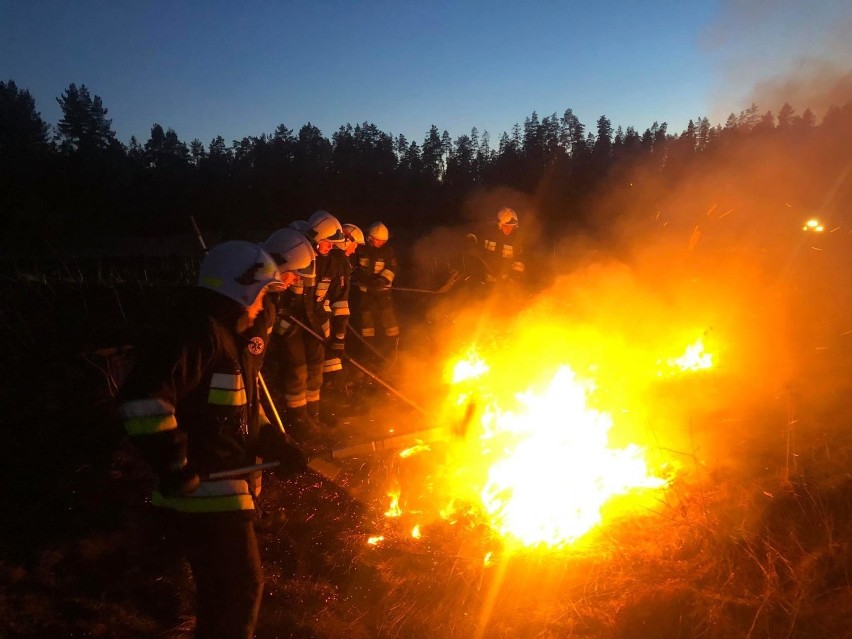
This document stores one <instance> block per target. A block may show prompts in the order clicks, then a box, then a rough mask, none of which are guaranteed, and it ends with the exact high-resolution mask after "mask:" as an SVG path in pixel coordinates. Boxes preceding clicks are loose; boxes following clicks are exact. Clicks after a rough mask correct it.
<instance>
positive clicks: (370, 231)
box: [367, 222, 390, 242]
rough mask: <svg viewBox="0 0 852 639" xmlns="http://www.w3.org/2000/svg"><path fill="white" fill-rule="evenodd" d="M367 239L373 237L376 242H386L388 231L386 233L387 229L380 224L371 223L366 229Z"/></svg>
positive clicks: (388, 235)
mask: <svg viewBox="0 0 852 639" xmlns="http://www.w3.org/2000/svg"><path fill="white" fill-rule="evenodd" d="M367 237H374V238H376V239H377V240H381V241H383V242H387V241H388V238H389V237H390V231H388V227H386V226H385V225H384V224H382V223H381V222H373V223H372V224H370V226H369V227H367Z"/></svg>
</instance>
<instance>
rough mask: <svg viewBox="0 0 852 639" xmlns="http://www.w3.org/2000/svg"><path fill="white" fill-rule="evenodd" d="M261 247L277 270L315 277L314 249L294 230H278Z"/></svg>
mask: <svg viewBox="0 0 852 639" xmlns="http://www.w3.org/2000/svg"><path fill="white" fill-rule="evenodd" d="M261 246H262V247H263V250H265V251H266V252H267V253H269V254H270V255H271V256H272V259H274V260H275V263H276V264H278V270H280V271H282V272H286V271H293V272H294V273H297V274H299V275H302V276H304V277H313V276H314V275H316V262H315V258H316V253H315V252H314V248H313V247H312V246H311V243H310V242H308V240H307V239H306V238H305V236H304V235H303V234H302V233H300V232H299V231H297V230H296V229H293V228H286V229H278V230H277V231H275V232H274V233H273V234H272V235H270V236H269V239H267V240H266V241H265V242H264V243H263V244H261Z"/></svg>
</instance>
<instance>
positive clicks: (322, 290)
mask: <svg viewBox="0 0 852 639" xmlns="http://www.w3.org/2000/svg"><path fill="white" fill-rule="evenodd" d="M330 284H331V282H330V281H329V280H323V281H322V282H320V283H319V284H317V288H316V293H315V295H316V296H317V300H322V299H325V296H326V295H328V287H329V285H330Z"/></svg>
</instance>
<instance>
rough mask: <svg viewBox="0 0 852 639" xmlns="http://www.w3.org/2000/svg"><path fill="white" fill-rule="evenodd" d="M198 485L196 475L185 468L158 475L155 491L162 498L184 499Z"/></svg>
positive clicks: (198, 478) (198, 479) (199, 479)
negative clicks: (158, 492) (157, 491)
mask: <svg viewBox="0 0 852 639" xmlns="http://www.w3.org/2000/svg"><path fill="white" fill-rule="evenodd" d="M200 483H201V478H200V477H199V476H198V473H196V472H195V471H194V470H191V469H189V468H188V467H186V466H185V467H183V468H181V469H180V470H172V471H166V472H164V473H160V475H159V481H158V483H157V490H159V491H160V493H161V494H162V495H163V497H186V496H187V495H191V494H192V493H193V492H195V489H196V488H198V485H199V484H200Z"/></svg>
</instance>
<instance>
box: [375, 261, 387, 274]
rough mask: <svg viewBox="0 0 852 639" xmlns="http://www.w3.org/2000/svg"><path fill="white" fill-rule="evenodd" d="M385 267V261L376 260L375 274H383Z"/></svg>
mask: <svg viewBox="0 0 852 639" xmlns="http://www.w3.org/2000/svg"><path fill="white" fill-rule="evenodd" d="M384 267H385V261H384V260H376V263H375V264H373V273H381V272H382V269H383V268H384Z"/></svg>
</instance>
